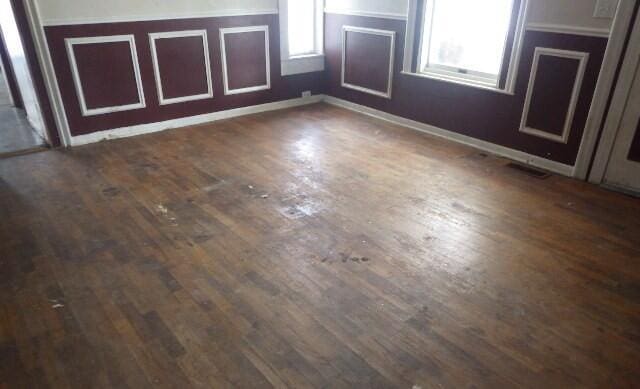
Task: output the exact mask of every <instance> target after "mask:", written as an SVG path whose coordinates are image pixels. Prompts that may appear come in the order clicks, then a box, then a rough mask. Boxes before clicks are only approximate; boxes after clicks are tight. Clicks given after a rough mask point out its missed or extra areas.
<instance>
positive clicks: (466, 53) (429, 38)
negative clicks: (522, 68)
mask: <svg viewBox="0 0 640 389" xmlns="http://www.w3.org/2000/svg"><path fill="white" fill-rule="evenodd" d="M513 2H514V0H482V1H478V0H426V4H425V11H424V19H423V20H424V25H423V35H422V46H421V54H420V69H419V70H420V71H421V72H423V73H437V74H441V75H442V76H445V77H446V76H450V77H453V78H463V79H467V80H471V81H476V82H478V83H484V84H490V85H492V86H496V85H497V82H498V78H499V74H500V70H501V66H502V62H503V56H504V51H505V46H506V39H507V35H508V33H509V28H510V25H511V15H512V7H513Z"/></svg>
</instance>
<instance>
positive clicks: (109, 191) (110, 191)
mask: <svg viewBox="0 0 640 389" xmlns="http://www.w3.org/2000/svg"><path fill="white" fill-rule="evenodd" d="M102 194H103V195H105V196H107V197H116V196H117V195H119V194H120V189H119V188H116V187H114V186H111V187H109V188H105V189H103V190H102Z"/></svg>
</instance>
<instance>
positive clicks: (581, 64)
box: [520, 47, 589, 144]
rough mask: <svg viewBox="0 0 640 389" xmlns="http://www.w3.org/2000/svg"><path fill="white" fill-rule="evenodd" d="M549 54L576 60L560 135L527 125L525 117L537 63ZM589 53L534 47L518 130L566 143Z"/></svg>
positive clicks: (534, 81)
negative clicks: (576, 69) (575, 68)
mask: <svg viewBox="0 0 640 389" xmlns="http://www.w3.org/2000/svg"><path fill="white" fill-rule="evenodd" d="M543 55H544V56H551V57H560V58H570V59H576V60H578V71H577V73H576V78H575V80H574V83H573V90H572V92H571V100H570V101H569V108H568V110H567V114H566V117H565V121H564V127H563V130H562V134H561V135H557V134H553V133H550V132H547V131H544V130H542V129H537V128H531V127H528V126H527V119H528V116H529V108H530V105H531V97H532V95H533V89H534V88H535V84H536V77H537V75H538V63H539V61H540V57H541V56H543ZM588 59H589V54H588V53H584V52H579V51H570V50H559V49H551V48H546V47H536V49H535V52H534V55H533V65H532V66H531V74H530V76H529V86H528V87H527V95H526V99H525V102H524V110H523V112H522V119H521V121H520V132H523V133H525V134H529V135H533V136H537V137H540V138H545V139H549V140H552V141H555V142H560V143H565V144H566V143H567V142H568V141H569V135H570V134H571V127H572V125H573V116H574V114H575V112H576V106H577V104H578V98H579V97H580V90H581V89H582V81H583V79H584V72H585V70H586V68H587V61H588Z"/></svg>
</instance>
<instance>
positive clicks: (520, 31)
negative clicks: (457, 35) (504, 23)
mask: <svg viewBox="0 0 640 389" xmlns="http://www.w3.org/2000/svg"><path fill="white" fill-rule="evenodd" d="M433 1H437V0H410V1H409V15H408V18H407V19H408V20H407V33H406V37H405V39H406V41H405V60H404V63H403V70H402V73H403V74H406V75H412V76H417V77H423V78H430V79H436V80H440V81H445V82H452V83H456V84H462V85H465V86H470V87H476V88H481V89H486V90H490V91H495V92H499V93H506V94H510V95H513V94H515V82H516V75H517V68H518V66H519V62H520V54H521V50H522V40H523V37H524V32H525V24H526V22H525V19H526V14H527V9H528V5H529V0H512V5H511V15H512V18H511V21H510V24H509V30H508V32H507V35H506V36H505V42H506V44H505V47H504V50H503V54H502V62H501V65H500V72H499V73H498V75H497V77H496V78H493V77H492V75H490V76H491V77H487V76H486V74H482V73H481V72H468V71H467V73H465V72H461V71H460V70H464V69H459V68H454V67H448V66H440V65H437V66H432V67H429V68H428V70H427V71H421V67H422V50H423V48H424V47H425V46H424V45H423V39H424V35H425V34H424V29H425V27H426V23H425V22H424V20H425V17H426V16H427V7H428V5H429V4H430V3H433ZM516 11H517V12H516ZM510 38H511V39H510Z"/></svg>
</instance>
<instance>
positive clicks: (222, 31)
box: [220, 26, 271, 95]
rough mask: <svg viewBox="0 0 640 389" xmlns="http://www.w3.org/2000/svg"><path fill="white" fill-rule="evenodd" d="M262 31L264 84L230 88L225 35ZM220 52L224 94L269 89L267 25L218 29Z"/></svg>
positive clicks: (269, 67) (269, 64) (269, 66)
mask: <svg viewBox="0 0 640 389" xmlns="http://www.w3.org/2000/svg"><path fill="white" fill-rule="evenodd" d="M256 31H262V32H263V33H264V50H265V51H264V52H265V72H266V79H267V82H266V84H264V85H255V86H250V87H246V88H239V89H230V88H229V69H228V66H227V47H226V43H225V39H224V37H225V35H229V34H242V33H247V32H256ZM220 53H221V56H222V82H223V85H224V94H225V95H237V94H240V93H250V92H256V91H261V90H267V89H271V59H270V58H271V57H270V55H269V26H247V27H233V28H221V29H220Z"/></svg>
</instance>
